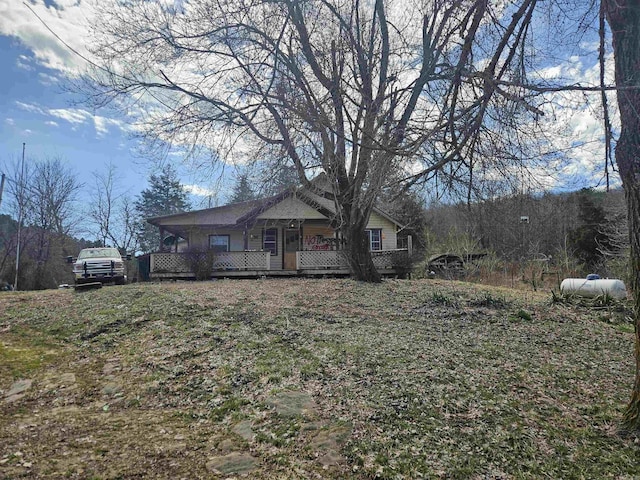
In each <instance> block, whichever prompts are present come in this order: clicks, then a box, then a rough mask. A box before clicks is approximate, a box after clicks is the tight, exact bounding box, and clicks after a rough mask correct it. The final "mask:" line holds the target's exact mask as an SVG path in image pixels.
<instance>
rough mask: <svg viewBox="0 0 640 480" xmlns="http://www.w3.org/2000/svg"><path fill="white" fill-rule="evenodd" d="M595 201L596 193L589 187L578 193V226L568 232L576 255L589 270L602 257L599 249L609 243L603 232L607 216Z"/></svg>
mask: <svg viewBox="0 0 640 480" xmlns="http://www.w3.org/2000/svg"><path fill="white" fill-rule="evenodd" d="M597 201H598V198H597V195H596V194H595V192H593V191H591V190H590V189H587V188H585V189H582V190H581V191H580V193H578V208H579V211H578V222H579V226H578V227H577V228H576V229H574V230H573V231H571V232H570V234H569V242H570V244H571V246H572V247H573V249H574V250H575V255H576V257H577V258H578V259H579V260H580V262H581V263H582V264H584V266H585V267H586V268H587V270H589V271H592V270H594V269H595V268H597V266H598V263H599V261H600V260H601V259H602V253H601V249H602V248H605V247H607V246H608V245H609V239H608V238H607V235H606V234H605V233H603V232H604V231H605V229H606V225H607V218H606V215H605V212H604V209H603V208H602V206H601V205H599V202H597Z"/></svg>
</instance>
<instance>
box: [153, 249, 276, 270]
mask: <svg viewBox="0 0 640 480" xmlns="http://www.w3.org/2000/svg"><path fill="white" fill-rule="evenodd" d="M188 255H189V254H188V253H152V254H151V255H150V268H149V273H150V274H152V275H153V274H154V273H190V272H191V267H190V266H189V262H188ZM269 269H270V262H269V252H221V253H218V254H216V256H215V259H214V262H213V270H269Z"/></svg>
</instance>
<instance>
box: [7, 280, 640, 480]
mask: <svg viewBox="0 0 640 480" xmlns="http://www.w3.org/2000/svg"><path fill="white" fill-rule="evenodd" d="M0 333H1V334H0V398H2V399H3V400H2V402H1V403H0V478H43V479H47V478H60V477H64V478H96V479H112V478H126V479H129V478H167V479H169V478H171V479H176V478H214V479H215V478H228V477H229V476H231V475H233V472H237V473H245V474H247V475H248V477H249V478H258V479H268V478H269V479H270V478H291V479H294V478H296V479H298V478H334V479H340V478H354V479H370V478H389V479H391V478H398V479H399V478H474V477H476V478H496V479H497V478H541V477H548V478H605V477H610V478H632V477H635V476H636V475H638V472H639V470H638V469H639V467H638V465H640V449H639V448H638V445H637V443H634V441H633V439H630V438H623V437H620V436H619V435H618V434H617V431H616V422H617V421H618V419H619V418H620V416H621V413H622V410H623V408H624V405H625V402H626V400H627V396H628V394H629V392H630V388H631V385H632V379H633V363H632V360H633V333H632V326H631V325H630V324H628V323H627V322H626V320H625V319H624V312H619V311H617V309H616V308H613V307H604V308H602V309H598V310H595V309H593V308H588V307H586V306H584V305H582V306H581V305H575V304H573V305H572V304H567V303H562V302H556V303H553V302H551V295H550V294H549V293H544V294H543V293H539V292H538V293H532V292H529V293H523V292H515V291H512V290H507V289H497V288H492V289H490V288H487V287H481V286H476V285H470V284H465V283H455V282H444V281H435V280H431V281H429V280H416V281H386V282H384V283H383V284H381V285H366V284H360V283H356V282H353V281H350V280H299V279H298V280H247V281H217V282H203V283H166V284H147V285H141V284H140V285H128V286H123V287H108V288H103V289H101V290H95V291H89V292H85V293H75V292H73V291H69V290H61V291H44V292H29V293H23V292H7V293H2V294H0ZM20 379H22V380H24V381H22V382H18V380H20Z"/></svg>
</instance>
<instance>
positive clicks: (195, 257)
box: [185, 247, 216, 280]
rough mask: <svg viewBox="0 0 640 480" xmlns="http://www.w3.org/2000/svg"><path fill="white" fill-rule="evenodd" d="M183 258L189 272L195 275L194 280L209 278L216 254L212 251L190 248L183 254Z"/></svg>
mask: <svg viewBox="0 0 640 480" xmlns="http://www.w3.org/2000/svg"><path fill="white" fill-rule="evenodd" d="M185 257H186V262H187V265H188V266H189V270H191V272H192V273H193V274H194V275H195V277H196V280H208V279H210V278H211V274H212V273H213V264H214V262H215V260H216V253H215V252H214V251H213V250H209V249H204V248H201V247H192V248H189V249H188V250H187V251H186V252H185Z"/></svg>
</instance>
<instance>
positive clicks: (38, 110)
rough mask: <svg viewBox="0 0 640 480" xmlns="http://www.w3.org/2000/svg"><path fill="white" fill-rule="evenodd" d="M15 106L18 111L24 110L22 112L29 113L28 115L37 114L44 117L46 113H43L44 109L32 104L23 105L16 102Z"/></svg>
mask: <svg viewBox="0 0 640 480" xmlns="http://www.w3.org/2000/svg"><path fill="white" fill-rule="evenodd" d="M16 106H17V107H18V108H19V109H20V110H24V111H26V112H29V113H39V114H40V115H45V114H46V112H45V111H44V109H43V108H42V107H40V106H39V105H36V104H34V103H24V102H20V101H16Z"/></svg>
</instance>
